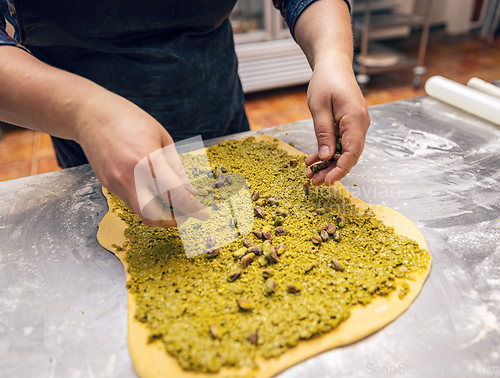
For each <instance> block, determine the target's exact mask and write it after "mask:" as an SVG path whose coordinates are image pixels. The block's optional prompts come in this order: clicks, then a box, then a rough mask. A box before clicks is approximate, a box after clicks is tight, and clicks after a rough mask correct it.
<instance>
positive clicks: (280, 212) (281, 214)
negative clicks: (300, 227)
mask: <svg viewBox="0 0 500 378" xmlns="http://www.w3.org/2000/svg"><path fill="white" fill-rule="evenodd" d="M287 215H288V213H287V212H286V210H284V209H282V208H280V207H278V208H277V209H276V217H282V218H286V216H287Z"/></svg>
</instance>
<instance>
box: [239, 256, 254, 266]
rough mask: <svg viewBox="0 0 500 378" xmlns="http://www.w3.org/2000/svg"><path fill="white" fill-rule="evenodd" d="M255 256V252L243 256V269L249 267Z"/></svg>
mask: <svg viewBox="0 0 500 378" xmlns="http://www.w3.org/2000/svg"><path fill="white" fill-rule="evenodd" d="M254 258H255V254H254V253H248V254H246V255H245V256H243V257H242V258H241V267H242V268H243V269H245V268H248V266H249V265H250V263H251V262H252V261H253V259H254Z"/></svg>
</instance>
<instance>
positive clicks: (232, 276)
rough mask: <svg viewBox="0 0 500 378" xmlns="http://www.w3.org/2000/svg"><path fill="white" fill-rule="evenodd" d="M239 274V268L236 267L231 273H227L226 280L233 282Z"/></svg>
mask: <svg viewBox="0 0 500 378" xmlns="http://www.w3.org/2000/svg"><path fill="white" fill-rule="evenodd" d="M239 276H241V270H240V269H236V270H233V271H232V272H231V273H229V275H228V276H227V280H228V281H229V282H233V281H236V280H237V279H238V277H239Z"/></svg>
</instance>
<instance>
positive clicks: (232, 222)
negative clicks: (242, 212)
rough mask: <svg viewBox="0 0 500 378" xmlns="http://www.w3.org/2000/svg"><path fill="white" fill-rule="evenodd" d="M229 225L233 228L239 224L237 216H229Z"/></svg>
mask: <svg viewBox="0 0 500 378" xmlns="http://www.w3.org/2000/svg"><path fill="white" fill-rule="evenodd" d="M229 225H230V226H231V227H233V228H234V227H236V226H237V225H238V220H237V219H236V217H231V218H229Z"/></svg>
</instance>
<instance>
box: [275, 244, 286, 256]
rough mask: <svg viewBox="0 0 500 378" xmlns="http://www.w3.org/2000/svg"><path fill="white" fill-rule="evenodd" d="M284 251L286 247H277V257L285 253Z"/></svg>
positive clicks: (282, 245) (281, 245)
mask: <svg viewBox="0 0 500 378" xmlns="http://www.w3.org/2000/svg"><path fill="white" fill-rule="evenodd" d="M285 251H286V247H285V245H284V244H280V245H278V250H277V251H276V253H277V254H278V256H281V255H282V254H283V253H285Z"/></svg>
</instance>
